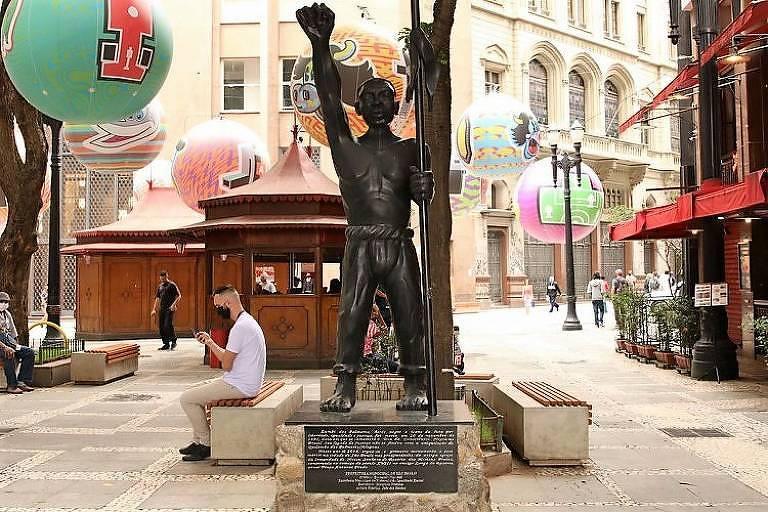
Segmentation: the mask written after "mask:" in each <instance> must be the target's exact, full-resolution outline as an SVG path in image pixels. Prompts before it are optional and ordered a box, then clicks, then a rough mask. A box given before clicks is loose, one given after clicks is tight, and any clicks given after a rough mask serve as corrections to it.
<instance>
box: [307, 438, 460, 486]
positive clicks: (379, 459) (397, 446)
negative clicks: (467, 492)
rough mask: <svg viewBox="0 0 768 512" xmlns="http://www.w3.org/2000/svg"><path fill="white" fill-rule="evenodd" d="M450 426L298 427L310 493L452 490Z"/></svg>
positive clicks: (454, 475) (454, 470)
mask: <svg viewBox="0 0 768 512" xmlns="http://www.w3.org/2000/svg"><path fill="white" fill-rule="evenodd" d="M458 478H459V477H458V453H457V438H456V426H455V425H339V426H337V425H323V426H309V425H307V426H305V427H304V489H305V491H306V492H308V493H309V492H311V493H393V492H401V493H427V492H439V493H454V492H458Z"/></svg>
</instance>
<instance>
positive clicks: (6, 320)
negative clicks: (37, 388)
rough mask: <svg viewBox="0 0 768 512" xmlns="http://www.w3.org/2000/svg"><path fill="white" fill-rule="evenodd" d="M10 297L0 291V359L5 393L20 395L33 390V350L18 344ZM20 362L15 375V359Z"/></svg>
mask: <svg viewBox="0 0 768 512" xmlns="http://www.w3.org/2000/svg"><path fill="white" fill-rule="evenodd" d="M10 305H11V297H10V295H8V294H7V293H6V292H0V359H2V360H3V370H4V371H5V381H6V383H7V385H8V387H7V388H6V391H5V392H6V393H10V394H12V395H20V394H21V393H23V392H24V391H34V388H33V387H32V386H30V384H32V377H33V372H34V371H35V351H34V350H32V349H31V348H29V347H24V346H22V345H19V344H18V342H17V339H18V337H19V334H18V332H17V331H16V324H15V323H14V322H13V316H11V312H10V311H9V310H8V308H9V307H10ZM17 359H18V360H19V362H21V369H20V370H19V374H18V375H16V360H17Z"/></svg>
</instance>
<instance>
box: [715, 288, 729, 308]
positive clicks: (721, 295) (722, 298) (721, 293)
mask: <svg viewBox="0 0 768 512" xmlns="http://www.w3.org/2000/svg"><path fill="white" fill-rule="evenodd" d="M712 305H713V306H727V305H728V283H713V284H712Z"/></svg>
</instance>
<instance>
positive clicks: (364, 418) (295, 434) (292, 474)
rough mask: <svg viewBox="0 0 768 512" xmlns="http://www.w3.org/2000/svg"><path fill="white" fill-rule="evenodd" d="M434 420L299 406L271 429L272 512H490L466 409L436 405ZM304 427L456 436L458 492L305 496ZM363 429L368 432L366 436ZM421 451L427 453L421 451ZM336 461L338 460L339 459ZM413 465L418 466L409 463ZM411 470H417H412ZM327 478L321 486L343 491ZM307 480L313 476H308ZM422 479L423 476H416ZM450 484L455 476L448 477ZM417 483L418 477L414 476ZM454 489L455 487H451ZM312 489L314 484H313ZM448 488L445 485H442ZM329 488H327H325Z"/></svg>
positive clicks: (384, 408) (388, 405) (376, 405)
mask: <svg viewBox="0 0 768 512" xmlns="http://www.w3.org/2000/svg"><path fill="white" fill-rule="evenodd" d="M438 411H439V414H438V416H436V417H433V418H430V417H428V416H427V414H426V413H425V412H399V411H396V410H395V408H394V404H393V403H392V402H372V401H371V402H369V401H366V402H358V404H357V405H356V407H355V409H353V411H352V412H351V413H348V414H331V413H321V412H320V410H319V402H316V401H310V402H305V403H304V405H303V406H302V408H301V409H300V410H299V411H297V412H296V414H294V415H293V416H292V417H291V418H289V419H288V421H286V423H285V425H282V426H280V427H278V428H277V447H278V453H277V467H276V470H275V475H276V478H277V494H276V498H275V507H274V510H275V511H277V512H300V511H301V512H303V511H313V512H314V511H323V512H350V511H355V512H363V511H370V512H380V511H382V510H402V511H406V510H407V511H409V512H410V511H428V512H453V511H456V512H490V510H491V505H490V488H489V486H488V480H487V479H486V477H485V475H484V473H483V455H482V452H481V451H480V440H479V437H478V432H477V429H476V428H475V425H474V420H473V418H472V415H471V414H470V412H469V408H468V407H467V406H466V404H465V403H464V402H458V401H444V402H442V401H441V402H439V403H438ZM305 427H309V429H308V430H307V432H308V433H309V435H314V434H313V432H317V431H318V430H323V429H328V430H329V431H333V432H336V431H342V432H349V433H353V434H354V433H358V434H359V432H361V431H362V432H367V431H371V429H377V428H380V429H381V430H383V431H398V429H404V431H407V429H418V428H423V429H426V430H429V429H435V430H443V431H454V429H455V433H456V447H455V452H454V453H455V455H456V459H455V462H456V463H457V464H456V470H457V474H458V479H457V481H456V480H454V483H453V484H454V485H455V487H454V488H456V489H457V491H458V492H421V491H415V492H398V491H387V492H382V491H381V490H379V492H356V493H340V492H336V491H335V490H334V489H333V488H328V489H326V490H325V491H324V492H307V491H306V487H307V486H306V485H305V483H306V482H305V476H306V475H307V472H306V467H305V442H306V439H305ZM366 429H368V430H366ZM425 448H427V447H426V446H425ZM340 458H342V457H341V456H340ZM415 462H418V461H415ZM414 466H415V467H416V466H417V464H414ZM391 469H392V467H391V466H389V465H387V464H382V465H380V466H378V467H376V468H375V470H373V471H368V470H366V471H364V472H363V473H364V474H365V475H366V477H368V476H370V475H371V474H372V473H374V472H375V473H381V474H386V473H387V471H388V470H391ZM328 471H329V475H330V473H331V472H333V475H334V476H332V477H331V478H330V479H328V480H327V481H329V482H330V481H336V480H334V479H336V475H337V473H338V474H339V475H341V476H340V480H338V482H339V483H338V486H339V487H341V486H342V485H349V484H348V483H342V482H341V479H344V478H346V477H347V475H342V474H341V473H342V472H341V471H339V470H335V468H334V469H329V470H328ZM313 475H314V476H313V477H312V478H313V479H315V478H317V473H316V472H315V473H313ZM421 476H423V475H421ZM453 476H454V478H455V477H456V473H454V475H453ZM417 478H418V476H417ZM456 484H457V485H456ZM313 485H314V484H313ZM446 486H447V487H451V483H450V482H448V483H446ZM331 487H333V486H331Z"/></svg>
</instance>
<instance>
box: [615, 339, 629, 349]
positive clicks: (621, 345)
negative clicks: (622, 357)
mask: <svg viewBox="0 0 768 512" xmlns="http://www.w3.org/2000/svg"><path fill="white" fill-rule="evenodd" d="M626 343H627V340H622V339H617V340H616V352H625V351H626V350H627V347H626Z"/></svg>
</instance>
